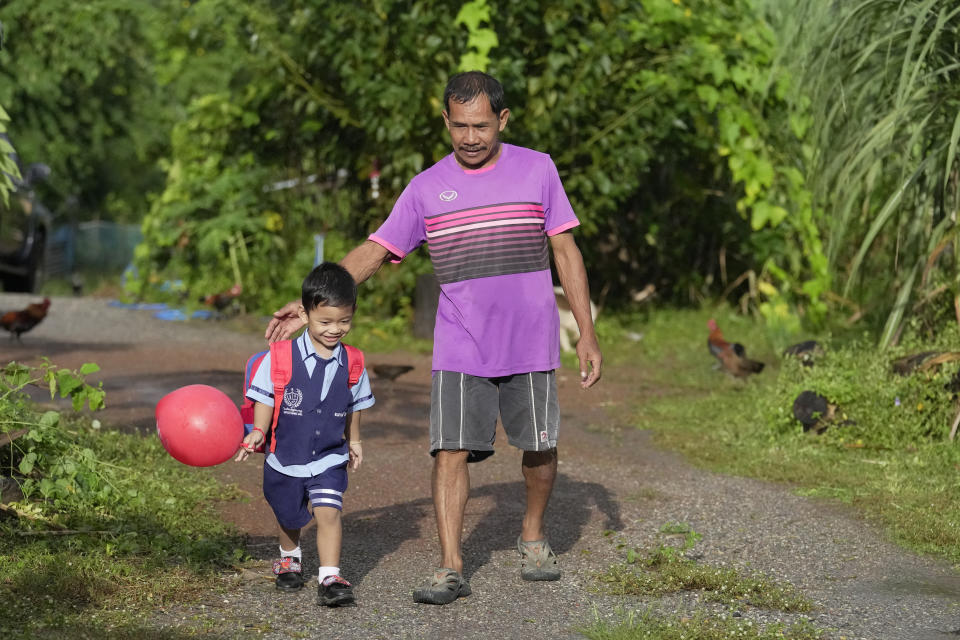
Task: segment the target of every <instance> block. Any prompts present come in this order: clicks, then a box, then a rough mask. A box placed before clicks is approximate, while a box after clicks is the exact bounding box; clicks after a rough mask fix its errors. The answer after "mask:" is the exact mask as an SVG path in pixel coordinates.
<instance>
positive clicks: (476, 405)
mask: <svg viewBox="0 0 960 640" xmlns="http://www.w3.org/2000/svg"><path fill="white" fill-rule="evenodd" d="M443 101H444V107H445V109H444V111H443V120H444V123H445V124H446V127H447V131H449V133H450V139H451V142H452V144H453V153H452V154H450V155H449V156H447V157H445V158H443V159H442V160H440V161H439V162H438V163H437V164H435V165H434V166H433V167H431V168H429V169H427V170H426V171H423V172H422V173H420V174H418V175H417V176H415V177H414V178H413V180H411V182H410V184H409V185H407V188H406V189H405V190H404V191H403V193H402V194H401V195H400V197H399V198H398V199H397V202H396V204H395V205H394V207H393V210H392V212H391V213H390V216H389V217H388V218H387V220H386V221H385V222H384V223H383V224H382V225H381V227H380V228H379V229H378V230H377V231H376V232H375V233H373V234H372V235H371V236H370V238H369V239H368V240H367V241H365V242H364V243H363V244H361V245H360V246H359V247H357V248H355V249H354V250H353V251H351V252H350V253H348V254H347V256H346V257H344V259H343V261H342V263H341V264H342V265H343V266H344V267H345V268H346V269H347V270H348V271H349V272H350V273H351V275H353V277H354V279H355V280H356V281H357V282H358V283H360V282H363V281H364V280H366V279H367V278H369V277H370V276H372V275H373V274H374V273H376V271H377V270H378V269H379V268H380V267H381V266H382V265H383V264H384V263H385V262H386V261H388V260H391V261H394V262H399V261H400V260H402V259H403V257H404V256H405V255H406V254H408V253H409V252H411V251H413V250H414V249H416V248H417V247H419V246H420V245H421V244H423V243H425V242H426V243H427V244H428V245H429V247H430V258H431V261H432V262H433V266H434V272H435V274H436V277H437V280H438V282H439V284H440V291H441V293H440V301H439V305H438V309H437V321H436V328H435V332H434V352H433V374H434V375H433V388H432V390H431V410H430V441H431V442H430V451H431V454H432V455H433V456H434V458H435V459H434V468H433V482H432V485H433V500H434V508H435V510H436V517H437V530H438V534H439V539H440V552H441V562H440V567H441V568H439V569H437V570H436V571H435V572H434V575H433V576H432V578H431V579H430V580H429V581H428V582H427V584H426V585H424V586H423V587H421V588H419V589H417V590H416V591H414V594H413V597H414V600H415V601H416V602H423V603H429V604H447V603H450V602H453V601H454V600H456V599H457V598H458V597H462V596H467V595H470V585H469V584H468V583H467V581H466V580H464V579H463V577H462V575H461V574H462V572H463V558H462V555H461V537H462V529H463V515H464V510H465V508H466V504H467V499H468V497H469V490H470V477H469V471H468V468H467V463H468V462H477V461H480V460H483V459H484V458H486V457H488V456H490V455H492V454H493V440H494V430H495V426H496V420H497V417H498V416H499V417H500V419H501V423H502V424H503V427H504V430H505V431H506V433H507V437H508V440H509V442H510V443H511V444H512V445H514V446H516V447H518V448H520V449H522V450H523V462H522V471H523V477H524V481H525V484H526V498H527V503H526V513H525V515H524V518H523V524H522V528H521V533H520V537H519V538H518V540H517V546H518V549H519V551H520V556H521V566H522V569H521V577H522V578H523V579H525V580H558V579H559V578H560V569H559V567H558V565H557V559H556V556H555V555H554V553H553V551H552V550H551V549H550V545H549V543H548V542H547V540H546V537H545V532H544V526H543V516H544V513H545V511H546V507H547V502H548V500H549V498H550V493H551V491H552V489H553V483H554V479H555V478H556V474H557V449H556V446H557V427H558V422H559V421H558V415H559V410H558V406H557V385H556V378H555V373H554V370H555V369H557V368H558V367H559V366H560V347H559V320H558V312H557V305H556V298H555V294H554V291H553V282H552V278H551V274H550V262H549V253H548V250H547V245H548V240H549V245H550V248H551V249H552V250H553V256H554V263H555V265H556V269H557V274H558V276H559V279H560V284H561V286H562V287H563V290H564V293H565V294H566V296H567V299H568V300H569V302H570V307H571V310H572V312H573V315H574V317H575V318H576V321H577V325H578V326H579V328H580V341H579V342H578V343H577V357H578V358H579V361H580V377H581V386H582V387H583V388H585V389H586V388H589V387H591V386H593V385H594V384H595V383H596V382H597V381H598V380H599V379H600V368H601V361H602V356H601V354H600V347H599V345H598V343H597V338H596V334H595V332H594V326H593V319H592V317H591V315H590V294H589V288H588V285H587V275H586V270H585V268H584V265H583V258H582V256H581V254H580V250H579V249H578V248H577V245H576V243H575V241H574V239H573V235H572V233H571V232H570V229H572V228H573V227H575V226H577V225H578V224H579V221H578V220H577V217H576V215H575V214H574V212H573V209H572V208H571V206H570V202H569V200H568V199H567V196H566V194H565V193H564V191H563V186H562V184H561V183H560V177H559V175H558V174H557V169H556V167H555V166H554V164H553V161H552V160H551V159H550V157H549V156H548V155H546V154H543V153H539V152H536V151H533V150H530V149H524V148H522V147H517V146H513V145H508V144H504V143H501V141H500V132H502V131H503V129H504V127H506V126H507V121H508V120H509V118H510V110H509V109H507V108H506V106H505V104H504V96H503V88H502V87H501V86H500V83H499V82H497V81H496V80H495V79H494V78H492V77H490V76H488V75H487V74H485V73H480V72H477V71H470V72H466V73H460V74H457V75H455V76H453V77H452V78H451V79H450V81H449V82H448V84H447V87H446V90H445V91H444V100H443ZM295 306H296V303H291V304H289V305H287V306H285V307H284V308H283V309H281V310H280V311H278V312H277V313H275V314H274V316H275V317H274V319H273V320H271V322H270V325H269V326H268V327H267V332H266V337H267V338H268V339H269V340H271V341H273V340H277V339H280V338H281V337H286V336H289V335H290V334H292V333H293V332H294V331H296V330H297V329H299V328H300V326H301V324H300V323H299V321H298V320H297V319H296V317H294V315H293V309H295Z"/></svg>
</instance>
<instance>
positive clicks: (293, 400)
mask: <svg viewBox="0 0 960 640" xmlns="http://www.w3.org/2000/svg"><path fill="white" fill-rule="evenodd" d="M301 402H303V392H302V391H300V389H297V388H296V387H289V388H287V389H286V390H285V391H284V392H283V403H284V404H285V405H287V406H288V407H290V408H291V409H296V408H297V407H299V406H300V403H301Z"/></svg>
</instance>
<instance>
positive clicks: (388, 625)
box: [0, 294, 960, 640]
mask: <svg viewBox="0 0 960 640" xmlns="http://www.w3.org/2000/svg"><path fill="white" fill-rule="evenodd" d="M24 301H25V298H24V297H22V296H14V295H6V294H0V309H9V308H17V306H18V305H19V304H20V303H21V302H24ZM260 347H261V342H260V340H259V339H258V338H257V336H256V335H253V334H242V333H237V332H233V331H229V330H227V329H226V328H225V327H224V326H223V325H220V324H218V323H205V324H199V325H198V324H190V325H185V324H182V323H171V322H164V321H160V320H155V319H153V318H152V317H151V316H150V314H149V313H147V312H141V311H130V310H124V309H116V308H111V307H108V306H107V305H106V303H105V301H103V300H94V299H71V298H57V299H54V303H53V306H52V309H51V315H50V317H49V318H48V320H47V321H46V322H44V323H43V324H42V325H40V326H39V327H38V328H37V329H36V330H34V331H33V332H32V333H29V334H26V335H25V336H24V340H23V344H22V345H17V344H15V343H7V342H5V341H4V342H3V343H2V347H0V360H3V361H8V360H13V359H16V360H21V361H28V360H30V359H32V358H36V357H39V356H40V355H47V356H49V357H50V358H51V359H53V361H54V362H56V363H57V364H60V365H64V366H71V367H73V366H79V364H81V363H83V362H87V361H94V362H97V363H99V364H100V365H101V367H102V368H103V371H102V379H103V381H104V387H105V388H106V389H107V394H108V395H107V400H108V409H107V410H106V411H105V412H103V413H102V414H101V415H100V418H101V420H102V421H104V422H106V423H109V424H123V425H134V426H137V427H139V428H143V429H146V430H152V428H153V413H152V412H153V406H154V404H155V403H156V401H157V400H158V399H159V398H160V397H162V395H164V394H165V393H167V392H168V391H170V390H172V389H174V388H176V387H179V386H182V385H184V384H191V383H205V384H211V385H214V386H217V387H220V388H221V389H223V390H224V391H225V392H227V393H229V394H230V395H232V396H236V395H238V387H239V385H240V384H241V376H240V373H239V371H240V368H241V367H242V364H243V362H244V360H245V358H246V357H247V355H249V353H251V352H253V351H255V350H257V349H259V348H260ZM367 358H368V363H370V364H373V363H382V362H390V363H404V364H412V365H414V367H415V368H414V370H413V371H411V372H410V373H407V374H404V375H403V376H401V377H400V378H398V379H397V380H396V381H393V382H390V381H386V380H374V382H373V384H374V393H375V395H376V397H377V405H376V406H375V407H374V408H373V409H371V410H370V411H368V412H367V413H366V414H365V416H364V433H363V439H364V446H365V456H366V460H365V463H364V467H363V468H362V469H361V470H360V471H359V472H357V473H355V474H351V476H350V482H351V485H350V490H349V492H348V494H347V496H346V500H345V503H346V509H345V512H344V551H343V562H342V566H343V571H344V574H345V575H346V577H347V578H348V579H350V580H351V581H352V582H353V583H354V584H355V586H356V593H357V596H358V600H359V606H357V607H355V608H349V609H342V610H327V609H321V608H319V607H317V606H316V604H315V596H316V590H315V588H316V583H315V581H314V582H313V583H311V584H310V585H308V588H307V589H305V590H303V591H302V592H300V593H299V594H295V595H282V594H277V593H276V592H275V590H274V588H273V585H272V580H271V578H272V576H270V574H269V560H270V559H271V558H272V557H273V556H274V554H275V551H276V542H275V537H274V529H273V527H274V524H273V520H272V514H271V513H270V511H269V508H268V507H267V506H266V504H265V503H264V501H263V499H262V497H261V496H260V493H259V481H260V468H259V466H258V465H257V464H256V463H251V462H248V463H245V464H233V463H228V464H224V465H221V466H220V467H218V468H216V469H214V470H212V471H208V470H198V473H211V472H212V473H215V474H217V475H218V477H220V478H222V479H223V480H224V481H229V482H235V483H237V484H238V485H239V486H240V487H241V488H242V489H243V490H245V491H247V492H248V493H249V494H250V496H251V499H250V501H249V502H246V503H227V504H224V505H222V509H223V513H224V515H225V517H227V518H228V519H230V520H231V521H233V522H235V523H236V524H237V526H239V527H240V528H241V529H242V530H243V531H245V532H246V533H247V536H248V550H249V552H250V553H251V555H253V556H254V557H255V558H258V559H260V560H261V561H262V562H260V563H258V564H257V566H255V567H254V568H252V569H250V570H246V571H244V572H243V573H242V574H240V575H237V576H227V577H225V580H226V581H227V583H228V585H229V588H228V589H227V590H226V593H225V594H220V593H215V594H211V595H210V596H209V598H208V599H207V600H206V601H204V602H196V603H183V604H182V605H181V606H179V607H176V608H175V609H168V610H163V611H157V614H156V622H157V624H158V625H161V626H164V627H170V628H179V627H187V626H189V627H197V626H202V627H204V628H208V629H211V630H213V631H214V632H215V633H216V634H218V635H220V636H223V637H240V636H243V637H250V636H252V635H253V634H257V636H258V637H268V638H290V637H311V638H312V637H333V636H336V637H341V638H443V637H451V636H456V637H465V638H473V637H487V636H491V637H503V638H517V637H524V638H528V639H534V638H575V637H580V636H579V635H578V634H577V633H576V628H577V627H578V626H581V625H588V624H590V623H591V622H592V621H593V620H594V619H595V616H599V617H600V618H604V619H611V620H613V619H615V617H616V614H617V610H618V609H619V610H621V611H629V610H635V609H645V608H647V607H648V606H653V607H654V608H655V609H659V610H664V611H669V612H681V613H682V612H689V611H691V610H692V609H693V608H694V607H698V608H700V609H702V610H703V609H705V610H714V611H721V610H722V608H718V607H717V606H716V605H710V604H706V603H703V602H701V601H700V600H699V598H698V597H697V596H696V595H695V594H684V595H678V596H671V597H668V598H665V599H662V600H659V601H649V602H647V601H643V600H640V599H637V598H623V597H615V596H609V595H601V594H597V593H594V589H595V587H596V582H595V580H594V575H595V574H596V573H597V572H599V571H602V570H604V569H605V568H606V567H608V566H609V565H610V564H612V563H614V562H618V561H622V559H623V556H624V553H625V548H626V546H633V547H647V546H649V545H652V544H656V542H658V541H660V540H661V539H662V538H661V537H660V536H661V534H659V533H658V532H659V530H660V528H661V526H662V525H663V524H665V523H668V522H675V521H679V522H685V523H689V524H690V525H691V526H692V527H693V529H694V530H695V531H697V532H698V533H700V534H702V535H703V539H702V540H701V541H700V542H699V543H698V544H697V546H696V548H695V549H694V550H693V553H694V554H695V556H696V557H697V559H698V561H699V562H701V563H704V564H709V565H726V566H734V567H737V568H740V569H744V570H747V571H760V572H762V573H764V574H767V575H769V576H770V577H773V578H776V579H779V580H786V581H789V582H791V583H793V584H794V585H796V586H797V587H799V588H800V589H801V590H802V591H803V592H804V593H805V594H806V595H807V596H808V597H809V598H811V599H812V600H813V601H814V602H815V603H816V604H817V609H816V610H815V611H814V612H813V613H811V614H810V615H809V617H810V618H811V620H812V621H813V623H814V624H816V625H817V626H819V627H821V628H825V629H829V630H830V632H829V633H828V636H827V637H831V638H848V639H854V638H863V639H888V638H889V639H911V640H912V639H916V640H927V639H930V640H933V639H937V638H940V639H946V638H956V637H958V636H960V606H958V603H960V576H958V575H957V574H956V573H955V572H953V571H952V570H951V569H950V568H949V567H947V566H944V565H943V564H942V563H938V562H935V561H931V560H927V559H923V558H918V557H916V556H914V555H912V554H909V553H907V552H905V551H903V550H901V549H898V548H896V547H894V546H893V545H891V544H889V543H887V542H885V541H884V539H883V537H882V535H881V534H880V532H878V531H876V530H875V529H873V528H872V527H870V526H868V525H866V524H864V523H863V522H861V521H859V520H857V519H855V518H854V517H852V516H851V515H850V514H849V512H847V511H846V510H845V509H842V508H840V507H837V506H833V505H829V504H825V503H822V502H817V501H811V500H808V499H804V498H800V497H797V496H795V495H793V494H792V493H790V492H789V490H788V489H786V488H784V487H781V486H777V485H771V484H767V483H763V482H757V481H753V480H747V479H742V478H732V477H725V476H720V475H715V474H710V473H706V472H703V471H699V470H696V469H694V468H692V467H690V466H689V465H687V464H686V463H685V462H683V460H682V459H680V458H679V457H678V456H675V455H673V454H671V453H667V452H663V451H659V450H657V449H655V448H654V447H652V446H651V444H650V441H649V438H648V436H647V434H646V433H645V432H643V431H641V430H638V429H635V428H633V427H632V426H631V424H630V421H629V412H628V410H627V407H628V406H629V403H630V402H636V401H638V400H639V399H641V398H642V397H644V395H645V394H649V393H650V392H651V391H652V390H651V389H649V388H646V387H645V381H644V376H643V371H642V369H627V368H621V369H617V370H614V369H608V370H607V371H606V372H605V375H604V380H603V381H602V383H601V385H600V386H599V387H598V388H596V389H594V390H591V391H589V392H583V391H581V390H580V389H579V388H578V387H577V386H576V384H575V380H574V375H573V374H572V372H569V371H566V372H564V373H563V374H562V375H561V376H560V381H561V409H562V414H563V415H562V423H561V424H562V427H561V446H560V459H561V463H560V478H559V480H558V483H557V486H556V489H555V493H554V497H553V499H552V501H551V507H550V511H549V514H548V528H549V534H550V539H551V543H552V545H553V547H554V549H555V551H556V552H557V553H558V554H559V556H560V561H561V565H562V567H563V570H564V576H563V579H562V580H561V581H559V582H557V583H541V584H529V583H524V582H523V581H521V580H520V578H519V564H518V560H517V553H516V551H515V540H516V536H517V533H518V531H519V520H520V518H521V516H522V513H523V497H522V495H523V494H522V483H521V482H520V471H519V467H520V457H519V455H518V453H517V452H515V451H513V450H512V449H510V448H509V447H508V446H506V445H505V438H498V441H499V443H500V444H499V445H498V449H497V453H496V455H494V456H493V457H492V458H491V459H490V460H488V461H486V462H484V463H482V464H480V465H477V466H474V467H473V468H472V476H471V483H472V491H471V501H470V503H469V504H468V507H467V518H466V523H465V533H464V550H465V560H466V567H465V573H466V574H467V577H468V578H469V579H470V582H471V585H472V587H473V592H474V593H473V595H472V596H470V597H469V598H465V599H461V600H460V601H458V602H456V603H454V604H452V605H448V606H446V607H431V606H427V605H416V604H414V603H413V602H412V599H411V597H410V593H411V590H412V589H413V588H414V587H415V586H417V585H418V584H419V583H420V582H421V581H422V580H423V578H424V577H425V576H426V575H427V573H428V572H429V570H430V569H431V568H432V567H433V566H434V563H435V562H436V560H437V544H436V533H435V526H434V520H433V509H432V504H431V502H430V497H429V477H430V464H431V463H430V457H429V455H428V453H427V451H426V446H427V442H426V440H427V439H426V421H427V416H428V412H427V411H428V403H429V377H430V372H429V366H430V365H429V358H428V357H426V356H412V355H409V354H403V353H392V354H375V353H368V354H367ZM305 535H306V537H305V540H306V541H309V540H310V535H311V532H310V531H307V532H306V534H305ZM624 545H626V546H624ZM312 546H313V545H311V544H305V545H304V550H305V557H304V561H305V565H306V568H307V570H308V571H314V570H315V568H316V565H317V562H316V560H317V559H316V551H315V549H314V548H312ZM737 614H738V615H742V616H743V617H744V618H747V619H753V620H756V621H769V620H782V621H788V622H789V621H792V620H794V619H795V616H792V615H789V614H782V613H777V612H765V611H760V610H757V609H753V608H749V607H744V608H743V609H741V610H740V611H739V612H737Z"/></svg>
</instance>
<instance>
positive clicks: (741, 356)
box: [707, 318, 764, 378]
mask: <svg viewBox="0 0 960 640" xmlns="http://www.w3.org/2000/svg"><path fill="white" fill-rule="evenodd" d="M707 328H708V329H710V335H709V336H708V337H707V347H708V348H709V349H710V353H711V354H712V355H713V356H714V357H715V358H716V359H717V360H718V361H719V362H720V366H721V367H722V368H723V370H724V371H726V372H727V373H729V374H730V375H732V376H734V377H737V378H746V377H747V376H749V375H750V374H751V373H760V372H761V371H763V367H764V364H763V363H762V362H758V361H756V360H750V359H749V358H747V350H746V349H744V348H743V345H742V344H740V343H738V342H734V343H732V344H731V343H729V342H727V341H726V340H724V339H723V333H721V332H720V328H719V327H718V326H717V321H716V320H714V319H713V318H710V321H709V322H707Z"/></svg>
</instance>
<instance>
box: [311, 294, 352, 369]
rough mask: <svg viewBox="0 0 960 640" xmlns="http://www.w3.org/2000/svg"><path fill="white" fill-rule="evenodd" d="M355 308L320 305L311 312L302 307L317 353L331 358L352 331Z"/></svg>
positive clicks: (322, 356)
mask: <svg viewBox="0 0 960 640" xmlns="http://www.w3.org/2000/svg"><path fill="white" fill-rule="evenodd" d="M353 313H354V308H353V307H352V306H346V307H329V306H318V307H314V308H313V309H311V310H310V311H309V312H308V311H306V310H304V308H303V306H302V305H301V307H300V318H301V319H302V320H303V321H304V322H306V323H307V335H308V336H309V337H310V342H312V343H313V348H314V350H316V352H317V355H318V356H320V357H321V358H324V359H326V358H329V357H330V356H331V355H333V350H334V349H335V348H336V347H337V344H338V343H339V342H340V340H342V339H343V336H345V335H347V334H348V333H349V332H350V329H351V327H352V324H353Z"/></svg>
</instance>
